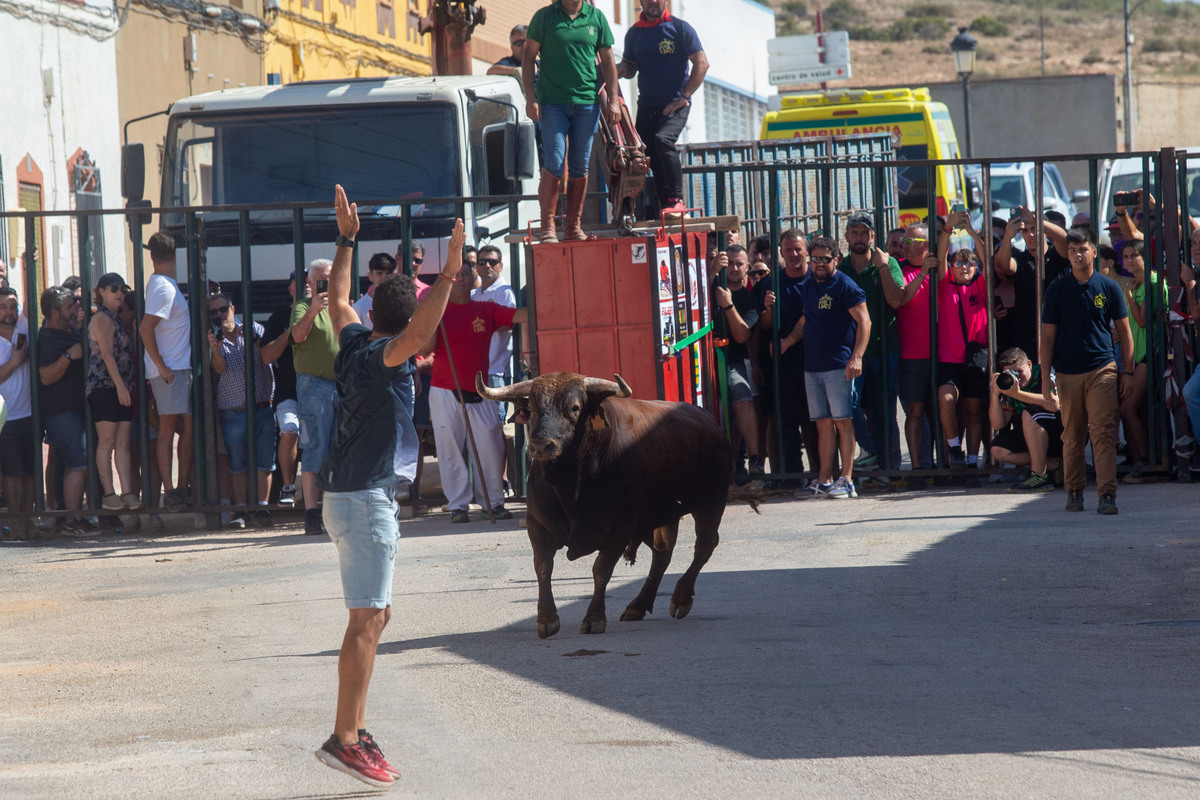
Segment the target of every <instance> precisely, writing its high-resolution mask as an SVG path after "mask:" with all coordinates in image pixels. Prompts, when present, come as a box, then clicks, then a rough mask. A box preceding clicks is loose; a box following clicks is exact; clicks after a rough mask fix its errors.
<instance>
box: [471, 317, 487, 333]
mask: <svg viewBox="0 0 1200 800" xmlns="http://www.w3.org/2000/svg"><path fill="white" fill-rule="evenodd" d="M471 330H473V331H475V332H476V333H483V332H484V331H486V330H487V323H486V322H484V321H483V317H476V318H475V320H474V322H472V323H471Z"/></svg>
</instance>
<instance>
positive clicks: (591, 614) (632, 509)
mask: <svg viewBox="0 0 1200 800" xmlns="http://www.w3.org/2000/svg"><path fill="white" fill-rule="evenodd" d="M613 377H615V378H616V382H613V381H608V380H601V379H599V378H588V377H584V376H583V375H577V374H575V373H571V372H555V373H552V374H549V375H542V376H539V377H537V378H534V379H533V380H527V381H522V382H520V383H515V384H512V385H511V386H506V387H502V388H498V389H492V388H489V387H488V386H487V384H486V383H485V382H484V379H483V376H482V375H477V376H476V379H475V388H476V390H477V391H478V392H479V393H480V394H481V395H483V396H484V397H486V398H488V399H489V400H498V401H507V402H512V403H514V405H515V406H516V408H517V411H516V414H515V418H516V420H517V421H518V422H522V423H524V424H526V425H527V426H528V440H529V442H528V446H527V448H526V451H527V453H528V455H529V459H530V468H529V481H528V490H527V508H528V514H527V518H526V524H527V528H528V533H529V542H530V544H531V545H532V546H533V568H534V572H536V574H537V580H538V603H537V632H538V636H539V637H541V638H543V639H545V638H547V637H550V636H553V635H554V634H556V633H558V630H559V625H560V623H559V618H558V608H557V607H556V606H555V604H554V595H553V593H552V591H551V587H550V578H551V574H552V573H553V571H554V555H555V553H556V552H557V551H558V550H560V549H562V548H563V547H566V548H567V559H568V560H571V561H574V560H575V559H577V558H580V557H582V556H586V555H590V554H591V553H598V555H597V556H596V561H595V563H594V564H593V565H592V577H593V580H594V581H595V591H594V592H593V594H592V602H591V604H590V605H589V606H588V610H587V614H586V616H584V618H583V623H582V624H581V625H580V627H579V630H580V633H603V632H604V630H605V627H606V625H607V618H606V616H605V608H604V590H605V588H606V587H607V586H608V582H609V579H611V578H612V573H613V568H614V567H616V565H617V561H618V560H619V559H620V558H621V556H622V555H624V556H625V557H626V558H627V559H629V561H630V563H633V560H634V556H635V555H636V553H637V549H638V547H639V546H640V545H642V544H646V545H648V546H650V547H651V548H652V552H653V556H652V560H651V563H650V574H649V576H648V577H647V578H646V583H645V585H644V586H642V590H641V592H640V593H639V594H638V596H637V597H636V598H634V600H633V602H631V603H630V604H629V605H628V606H627V607H626V608H625V611H624V613H622V614H621V620H622V621H634V620H640V619H642V618H643V617H645V616H646V614H649V613H651V612H653V610H654V599H655V595H656V594H657V592H658V587H659V583H660V582H661V581H662V578H663V575H664V574H665V573H666V571H667V567H668V566H669V565H670V563H671V554H672V552H673V551H674V548H675V541H676V538H677V537H678V534H679V520H680V519H681V518H682V517H684V516H686V515H688V514H691V515H692V518H693V521H694V522H695V528H696V547H695V551H694V554H693V557H692V563H691V565H690V566H689V567H688V569H687V571H686V572H685V573H684V574H683V576H682V577H681V578H680V579H679V582H678V583H676V584H675V591H674V593H673V594H672V595H671V607H670V610H671V616H672V617H674V618H676V619H683V618H684V617H686V616H687V614H688V612H689V611H691V609H692V600H693V598H694V596H695V594H696V577H697V576H698V575H699V574H700V570H701V569H702V568H703V567H704V565H705V563H707V562H708V559H709V557H710V556H711V555H712V553H713V550H715V549H716V547H717V542H718V540H719V536H718V529H719V527H720V524H721V517H722V515H723V514H724V513H725V502H726V499H727V497H728V491H729V484H730V479H731V477H732V461H733V458H732V453H731V450H730V445H729V440H728V439H727V438H726V437H725V434H724V433H723V432H722V431H721V429H720V427H718V426H717V424H716V423H715V422H714V421H713V420H712V418H711V417H710V416H709V415H708V414H707V413H706V412H704V411H703V410H701V409H699V408H696V407H694V406H690V405H687V404H685V403H669V402H661V401H646V400H633V399H630V398H629V395H630V394H631V392H630V389H629V386H628V385H627V384H626V383H625V381H624V380H622V378H621V376H620V375H614V376H613Z"/></svg>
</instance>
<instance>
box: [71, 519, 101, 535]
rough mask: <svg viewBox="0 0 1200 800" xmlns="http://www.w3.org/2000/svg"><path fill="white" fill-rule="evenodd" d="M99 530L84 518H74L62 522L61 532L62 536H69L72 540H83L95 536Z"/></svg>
mask: <svg viewBox="0 0 1200 800" xmlns="http://www.w3.org/2000/svg"><path fill="white" fill-rule="evenodd" d="M99 530H100V529H99V528H97V527H96V526H95V525H93V524H92V523H91V521H89V520H88V519H86V518H85V517H75V518H73V519H68V520H65V521H64V522H63V526H62V532H63V535H64V536H70V537H71V538H72V539H83V538H86V537H88V536H95V535H96V534H97V533H98V532H99Z"/></svg>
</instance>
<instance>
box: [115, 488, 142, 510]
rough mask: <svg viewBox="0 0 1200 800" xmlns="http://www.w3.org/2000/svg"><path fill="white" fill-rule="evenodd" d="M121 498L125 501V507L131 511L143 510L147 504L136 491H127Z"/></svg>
mask: <svg viewBox="0 0 1200 800" xmlns="http://www.w3.org/2000/svg"><path fill="white" fill-rule="evenodd" d="M121 500H122V501H124V503H125V507H126V508H127V509H129V510H130V511H141V510H142V509H143V508H145V507H146V504H145V503H143V502H142V498H141V497H139V496H138V495H137V493H136V492H126V493H125V494H123V495H121Z"/></svg>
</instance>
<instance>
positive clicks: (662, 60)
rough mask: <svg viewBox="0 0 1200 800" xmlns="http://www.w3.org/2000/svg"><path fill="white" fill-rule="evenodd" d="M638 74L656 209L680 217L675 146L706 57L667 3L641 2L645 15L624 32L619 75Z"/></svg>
mask: <svg viewBox="0 0 1200 800" xmlns="http://www.w3.org/2000/svg"><path fill="white" fill-rule="evenodd" d="M689 62H690V64H691V71H690V73H689V71H688V65H689ZM639 71H640V72H641V74H642V77H641V79H640V80H639V81H638V113H637V122H636V126H637V132H638V135H639V136H641V137H642V142H643V143H645V145H646V151H647V153H648V154H649V156H650V168H651V170H652V171H653V172H654V188H655V191H656V193H657V198H656V199H657V208H658V209H659V211H665V212H668V213H672V212H674V213H682V211H683V166H682V165H681V164H680V162H679V151H677V150H676V149H675V142H677V141H678V140H679V134H681V133H682V132H683V127H684V125H686V124H687V119H688V112H690V111H691V109H692V96H693V95H694V94H695V93H696V92H698V91H699V90H700V84H702V83H704V75H705V73H707V72H708V58H707V57H706V56H705V55H704V48H703V47H701V46H700V37H699V36H697V35H696V29H695V28H693V27H692V26H691V25H689V24H687V23H686V22H684V21H683V20H681V19H679V18H678V17H672V16H671V14H670V12H668V11H667V0H642V14H641V16H640V17H639V18H638V21H637V22H635V23H633V27H631V28H630V29H629V30H628V31H626V33H625V54H624V57H623V58H622V59H621V63H620V64H618V65H617V74H618V75H620V76H621V77H622V78H632V77H633V76H634V75H636V74H637V73H638V72H639ZM655 216H657V214H656V215H655Z"/></svg>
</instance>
